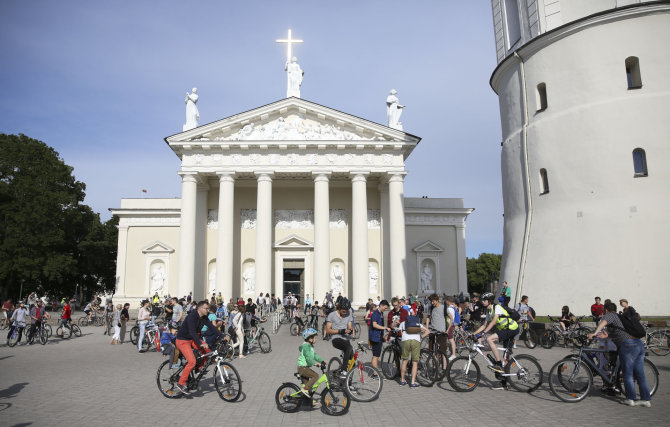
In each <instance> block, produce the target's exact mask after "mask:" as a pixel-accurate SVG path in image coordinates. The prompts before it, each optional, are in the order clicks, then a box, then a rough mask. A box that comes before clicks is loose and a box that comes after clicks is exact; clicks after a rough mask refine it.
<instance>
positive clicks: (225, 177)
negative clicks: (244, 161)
mask: <svg viewBox="0 0 670 427" xmlns="http://www.w3.org/2000/svg"><path fill="white" fill-rule="evenodd" d="M216 174H217V175H218V177H219V182H235V177H236V176H237V174H236V173H235V172H217V173H216Z"/></svg>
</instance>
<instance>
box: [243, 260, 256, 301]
mask: <svg viewBox="0 0 670 427" xmlns="http://www.w3.org/2000/svg"><path fill="white" fill-rule="evenodd" d="M242 280H244V293H245V294H253V293H254V292H256V267H255V266H254V265H253V264H251V265H249V266H248V267H247V268H246V269H245V270H244V273H243V274H242Z"/></svg>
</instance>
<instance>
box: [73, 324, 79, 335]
mask: <svg viewBox="0 0 670 427" xmlns="http://www.w3.org/2000/svg"><path fill="white" fill-rule="evenodd" d="M71 333H72V334H74V336H75V337H80V336H81V328H80V327H79V326H77V325H74V324H73V325H72V331H71Z"/></svg>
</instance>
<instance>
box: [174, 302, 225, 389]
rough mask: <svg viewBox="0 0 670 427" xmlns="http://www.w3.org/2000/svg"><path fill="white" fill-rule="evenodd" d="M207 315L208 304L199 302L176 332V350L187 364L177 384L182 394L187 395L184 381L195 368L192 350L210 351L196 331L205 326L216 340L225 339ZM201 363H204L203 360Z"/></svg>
mask: <svg viewBox="0 0 670 427" xmlns="http://www.w3.org/2000/svg"><path fill="white" fill-rule="evenodd" d="M208 314H209V303H208V302H207V301H206V300H205V301H200V302H199V303H198V305H197V306H196V308H195V309H194V310H191V311H190V312H189V313H188V316H186V319H185V320H184V323H182V325H181V326H180V327H179V331H178V332H177V340H176V343H177V348H178V349H179V352H180V353H181V354H183V355H184V357H185V358H186V361H187V362H188V363H187V364H186V366H185V367H184V370H183V371H182V373H181V376H180V377H179V383H178V384H177V388H178V389H179V391H181V392H182V393H183V394H189V391H188V387H187V386H186V380H187V379H188V376H189V374H190V373H191V371H192V370H193V368H195V354H193V349H202V351H203V352H204V353H209V351H210V350H209V345H207V343H206V342H205V341H203V340H202V338H201V337H200V334H199V333H198V331H200V330H202V327H203V326H207V330H211V331H212V332H214V335H215V336H216V337H217V338H226V336H225V335H224V334H222V333H221V332H219V330H218V329H217V328H216V326H214V325H212V322H210V320H209V319H208V318H207V315H208ZM202 363H204V360H203V362H202Z"/></svg>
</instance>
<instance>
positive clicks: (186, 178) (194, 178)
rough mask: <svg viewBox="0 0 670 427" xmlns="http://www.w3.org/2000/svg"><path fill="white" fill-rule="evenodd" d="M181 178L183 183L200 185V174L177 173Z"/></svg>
mask: <svg viewBox="0 0 670 427" xmlns="http://www.w3.org/2000/svg"><path fill="white" fill-rule="evenodd" d="M177 174H178V175H179V176H181V182H195V183H196V184H197V183H198V172H183V171H182V172H177Z"/></svg>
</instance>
